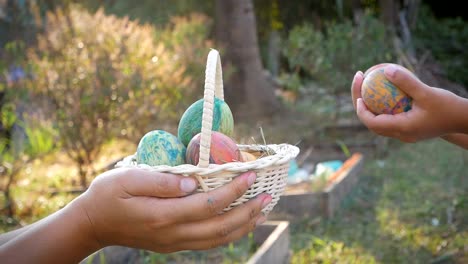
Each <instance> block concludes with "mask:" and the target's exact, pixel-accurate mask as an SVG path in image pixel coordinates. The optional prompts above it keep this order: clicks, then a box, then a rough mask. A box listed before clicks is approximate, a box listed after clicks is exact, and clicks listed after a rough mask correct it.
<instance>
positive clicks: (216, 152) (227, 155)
mask: <svg viewBox="0 0 468 264" xmlns="http://www.w3.org/2000/svg"><path fill="white" fill-rule="evenodd" d="M200 139H201V133H199V134H197V135H195V136H194V137H193V138H192V140H190V142H189V144H188V146H187V153H186V155H185V159H186V161H187V163H189V164H193V165H198V161H199V155H200ZM240 160H241V156H240V150H239V147H238V146H237V144H236V142H235V141H234V140H233V139H231V138H230V137H228V136H226V135H224V134H223V133H221V132H216V131H213V132H212V133H211V146H210V159H209V163H214V164H223V163H228V162H234V161H240Z"/></svg>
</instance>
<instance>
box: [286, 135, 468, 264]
mask: <svg viewBox="0 0 468 264" xmlns="http://www.w3.org/2000/svg"><path fill="white" fill-rule="evenodd" d="M396 146H397V148H395V149H392V150H389V153H390V155H389V156H388V157H386V158H385V159H384V160H375V159H373V158H374V157H372V156H370V157H367V159H366V165H365V168H364V171H363V172H362V175H361V179H360V182H359V184H358V186H357V187H356V189H355V190H353V192H352V193H351V195H350V197H349V199H348V200H347V201H344V203H343V204H342V206H343V209H342V212H339V214H338V215H336V216H335V218H334V219H331V220H327V221H320V222H319V223H318V224H315V225H309V224H308V222H310V220H307V219H306V220H305V221H304V222H301V223H298V224H296V225H294V227H293V230H294V231H293V232H292V244H293V249H294V257H293V260H295V261H296V262H293V263H373V262H377V263H431V262H432V261H435V263H464V262H463V261H465V260H466V255H467V252H466V250H467V249H466V245H468V231H467V230H468V229H467V228H468V224H467V223H468V200H467V198H466V197H467V190H468V181H467V179H466V176H467V174H466V171H467V169H468V152H467V151H465V150H463V149H461V148H459V147H457V146H454V145H451V144H449V143H447V142H444V141H442V140H431V141H426V142H420V143H416V144H396ZM398 146H399V147H398ZM314 237H318V238H319V239H320V241H321V242H320V243H325V244H324V245H321V244H320V243H319V245H320V246H317V242H314V241H317V240H316V238H314ZM311 238H312V239H311ZM337 244H342V245H343V249H342V251H339V252H338V253H337V252H335V251H333V249H334V248H335V247H336V245H337ZM329 251H332V252H334V254H331V255H330V254H329V253H327V252H329ZM340 252H348V254H345V255H343V254H342V253H340ZM353 252H354V253H353ZM357 252H360V253H357ZM308 254H309V255H310V254H312V255H313V256H314V258H311V257H310V256H308ZM321 254H322V255H321ZM353 254H356V255H358V256H359V257H360V256H368V257H369V258H368V259H365V260H363V261H361V260H358V259H357V258H355V257H354V255H353ZM336 255H339V257H336ZM306 256H308V257H307V258H306ZM349 256H351V257H349ZM304 260H305V261H306V262H304ZM301 261H302V262H301ZM307 261H309V262H307ZM438 261H439V262H438ZM440 261H449V262H440Z"/></svg>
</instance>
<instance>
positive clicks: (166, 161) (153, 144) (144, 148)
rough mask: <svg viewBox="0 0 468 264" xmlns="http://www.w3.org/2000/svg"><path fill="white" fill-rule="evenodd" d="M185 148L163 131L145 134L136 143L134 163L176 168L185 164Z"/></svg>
mask: <svg viewBox="0 0 468 264" xmlns="http://www.w3.org/2000/svg"><path fill="white" fill-rule="evenodd" d="M185 152H186V147H185V146H184V144H182V142H180V140H179V139H178V138H177V137H176V136H174V135H173V134H171V133H169V132H166V131H164V130H154V131H151V132H148V133H146V134H145V135H144V136H143V137H142V138H141V140H140V142H139V143H138V148H137V153H136V161H137V163H138V164H147V165H150V166H159V165H168V166H177V165H181V164H184V163H185Z"/></svg>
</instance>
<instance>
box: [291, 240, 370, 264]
mask: <svg viewBox="0 0 468 264" xmlns="http://www.w3.org/2000/svg"><path fill="white" fill-rule="evenodd" d="M291 263H293V264H309V263H369V264H372V263H378V261H376V259H375V258H374V256H372V254H370V253H369V252H366V250H365V249H364V248H362V247H360V246H354V247H349V246H346V245H345V244H344V243H343V242H340V241H333V240H329V239H321V238H318V237H314V238H313V239H312V240H311V241H310V242H309V244H308V245H307V246H306V248H305V249H302V250H299V251H298V252H296V253H295V254H294V255H293V256H292V258H291Z"/></svg>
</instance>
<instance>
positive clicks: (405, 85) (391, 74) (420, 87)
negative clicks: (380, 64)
mask: <svg viewBox="0 0 468 264" xmlns="http://www.w3.org/2000/svg"><path fill="white" fill-rule="evenodd" d="M384 74H385V76H386V77H387V79H388V80H389V81H390V82H392V83H393V84H394V85H395V86H397V87H398V88H399V89H401V90H402V91H403V92H405V93H406V94H407V95H409V96H410V97H412V98H414V99H418V98H421V97H422V96H424V94H425V93H426V90H427V89H429V86H427V85H426V84H424V83H423V82H421V81H420V80H419V79H418V78H417V77H416V75H414V74H413V73H412V72H410V71H409V70H408V69H406V68H404V67H402V66H397V65H392V64H390V65H388V66H385V68H384Z"/></svg>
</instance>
